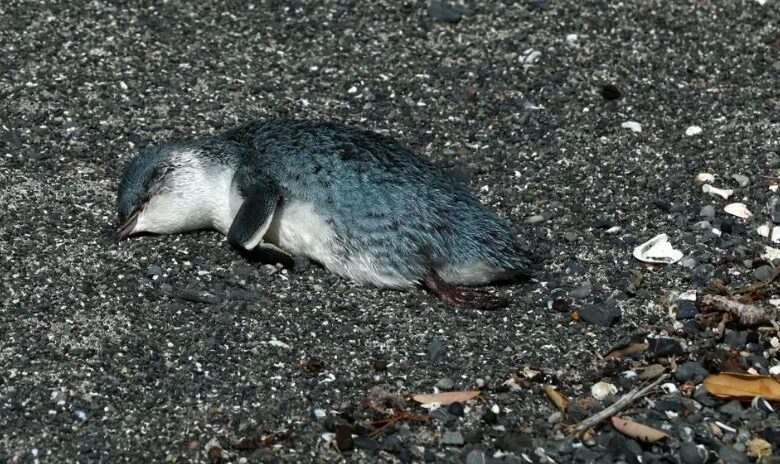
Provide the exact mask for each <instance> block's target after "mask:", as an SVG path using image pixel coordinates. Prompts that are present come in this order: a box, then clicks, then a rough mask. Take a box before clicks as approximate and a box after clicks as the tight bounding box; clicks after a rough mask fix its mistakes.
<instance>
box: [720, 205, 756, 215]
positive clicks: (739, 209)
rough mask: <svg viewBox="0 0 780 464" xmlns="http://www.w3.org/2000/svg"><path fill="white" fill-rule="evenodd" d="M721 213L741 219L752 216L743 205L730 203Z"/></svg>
mask: <svg viewBox="0 0 780 464" xmlns="http://www.w3.org/2000/svg"><path fill="white" fill-rule="evenodd" d="M723 211H725V212H727V213H729V214H731V215H732V216H736V217H738V218H742V219H747V218H749V217H750V216H752V215H753V213H751V212H750V210H749V209H747V206H746V205H745V204H744V203H730V204H728V205H726V206H725V207H724V208H723Z"/></svg>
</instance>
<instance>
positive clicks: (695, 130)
mask: <svg viewBox="0 0 780 464" xmlns="http://www.w3.org/2000/svg"><path fill="white" fill-rule="evenodd" d="M699 134H701V127H699V126H690V127H688V128H687V129H685V135H687V136H688V137H691V136H693V135H699Z"/></svg>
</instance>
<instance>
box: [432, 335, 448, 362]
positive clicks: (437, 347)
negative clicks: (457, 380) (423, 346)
mask: <svg viewBox="0 0 780 464" xmlns="http://www.w3.org/2000/svg"><path fill="white" fill-rule="evenodd" d="M427 351H428V359H429V360H431V361H438V360H439V358H441V357H442V356H444V354H445V353H447V347H445V346H444V343H443V342H442V341H441V340H439V339H433V340H431V342H430V343H429V344H428V349H427Z"/></svg>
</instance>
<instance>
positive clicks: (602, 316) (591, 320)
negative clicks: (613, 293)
mask: <svg viewBox="0 0 780 464" xmlns="http://www.w3.org/2000/svg"><path fill="white" fill-rule="evenodd" d="M579 314H580V319H582V320H583V321H584V322H587V323H588V324H593V325H600V326H602V327H610V326H612V325H614V324H615V323H617V322H618V321H620V317H621V312H620V308H618V307H617V306H615V305H614V304H608V303H597V304H592V305H587V306H585V307H583V308H582V309H581V310H580V312H579Z"/></svg>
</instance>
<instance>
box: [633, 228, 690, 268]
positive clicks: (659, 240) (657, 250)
mask: <svg viewBox="0 0 780 464" xmlns="http://www.w3.org/2000/svg"><path fill="white" fill-rule="evenodd" d="M682 257H683V253H682V251H680V250H675V249H674V247H672V244H671V243H669V236H668V235H666V234H660V235H657V236H655V237H653V238H651V239H650V240H648V241H646V242H645V243H643V244H641V245H639V246H638V247H636V248H634V258H636V259H638V260H639V261H642V262H645V263H662V264H672V263H676V262H677V261H679V260H680V259H681V258H682Z"/></svg>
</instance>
